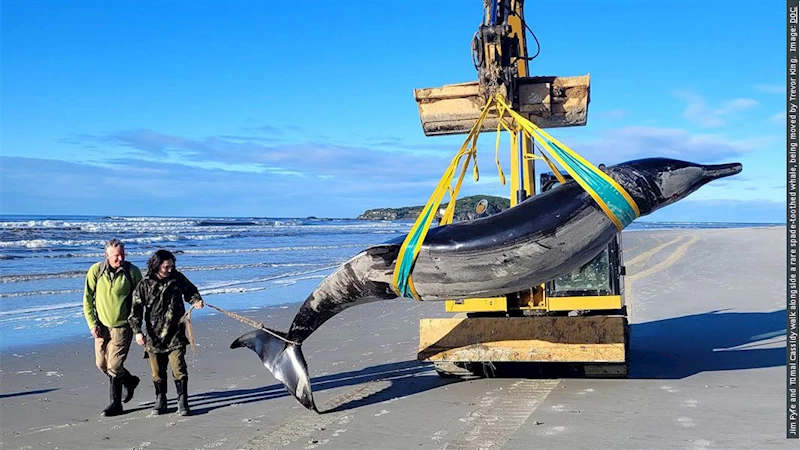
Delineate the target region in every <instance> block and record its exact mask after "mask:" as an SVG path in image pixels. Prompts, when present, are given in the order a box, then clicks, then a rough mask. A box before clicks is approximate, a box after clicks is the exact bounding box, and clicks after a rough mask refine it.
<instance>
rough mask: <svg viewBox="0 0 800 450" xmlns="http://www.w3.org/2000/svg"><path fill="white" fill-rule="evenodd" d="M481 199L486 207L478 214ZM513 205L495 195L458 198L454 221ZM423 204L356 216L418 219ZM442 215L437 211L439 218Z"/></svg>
mask: <svg viewBox="0 0 800 450" xmlns="http://www.w3.org/2000/svg"><path fill="white" fill-rule="evenodd" d="M481 200H486V202H487V204H486V209H485V211H484V212H483V213H481V214H478V212H477V210H476V208H477V206H478V203H479V202H480V201H481ZM510 206H511V202H510V201H509V199H507V198H504V197H497V196H493V195H472V196H469V197H464V198H459V199H457V200H456V210H455V214H454V216H453V221H461V220H472V219H475V218H477V217H480V216H483V215H492V214H496V213H498V212H500V211H502V210H504V209H508V208H509V207H510ZM423 207H424V205H423V206H406V207H401V208H377V209H368V210H366V211H364V212H363V213H362V214H361V215H359V216H358V217H356V219H358V220H416V219H417V217H419V215H420V213H421V212H422V208H423ZM445 207H447V202H442V204H441V205H440V209H441V208H445ZM438 217H441V215H440V214H438V213H437V218H438Z"/></svg>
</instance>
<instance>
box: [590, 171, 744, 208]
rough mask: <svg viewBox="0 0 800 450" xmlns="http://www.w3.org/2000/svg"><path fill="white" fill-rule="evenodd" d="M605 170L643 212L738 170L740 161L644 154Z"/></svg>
mask: <svg viewBox="0 0 800 450" xmlns="http://www.w3.org/2000/svg"><path fill="white" fill-rule="evenodd" d="M605 171H606V173H607V174H608V175H609V176H610V177H612V178H614V180H615V181H616V182H617V183H619V184H620V185H621V186H622V187H623V188H624V189H625V190H626V191H628V194H630V196H631V197H632V198H633V200H634V201H635V202H636V205H637V206H638V207H639V212H640V214H641V215H642V216H644V215H646V214H650V213H652V212H653V211H655V210H657V209H660V208H663V207H665V206H667V205H671V204H673V203H675V202H677V201H678V200H681V199H683V198H686V196H688V195H689V194H691V193H692V192H694V191H696V190H697V189H699V188H700V187H701V186H703V185H705V184H706V183H709V182H711V181H713V180H716V179H719V178H724V177H728V176H731V175H736V174H738V173H739V172H741V171H742V165H741V164H740V163H730V164H714V165H702V164H695V163H692V162H687V161H681V160H677V159H669V158H646V159H638V160H635V161H628V162H625V163H622V164H619V165H616V166H611V167H607V168H606V169H605Z"/></svg>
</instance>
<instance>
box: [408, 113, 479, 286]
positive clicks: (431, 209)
mask: <svg viewBox="0 0 800 450" xmlns="http://www.w3.org/2000/svg"><path fill="white" fill-rule="evenodd" d="M493 103H494V100H492V99H490V100H489V101H487V102H486V105H485V106H484V108H483V111H482V112H481V115H480V117H479V118H478V120H477V121H476V122H475V124H474V125H473V126H472V129H471V130H470V132H469V133H468V134H467V138H466V139H465V140H464V143H463V144H462V145H461V149H460V150H459V151H458V153H457V154H456V156H455V157H453V160H452V161H451V162H450V165H449V166H448V167H447V170H445V172H444V174H443V175H442V178H441V179H440V180H439V184H438V185H437V186H436V189H434V191H433V194H431V196H430V198H429V199H428V202H427V203H426V204H425V207H424V208H422V212H421V213H420V215H419V217H417V220H416V221H415V222H414V225H413V226H412V227H411V231H409V232H408V235H407V236H406V239H405V241H404V242H403V245H402V246H401V247H400V253H399V255H398V257H397V263H396V264H395V269H394V277H393V280H392V281H393V282H392V289H394V291H395V293H396V294H397V295H399V296H400V297H411V298H415V299H417V300H420V297H419V295H418V294H417V291H416V289H414V282H413V281H412V279H411V268H412V267H413V265H414V261H415V260H416V259H417V255H418V254H419V249H420V247H421V246H422V242H423V241H424V240H425V236H427V234H428V230H430V225H431V222H432V221H433V219H434V217H435V216H436V211H437V208H438V207H439V204H440V203H441V202H442V198H443V197H444V194H445V192H449V193H450V203H449V204H448V205H447V209H446V210H445V212H444V214H443V215H442V219H441V221H440V225H446V224H448V223H450V222H452V220H453V214H454V213H455V205H456V197H457V195H458V190H459V189H460V187H461V182H462V181H463V180H464V175H465V173H466V171H467V168H468V167H469V162H470V160H471V159H472V160H473V161H474V164H475V173H474V177H475V180H476V181H477V179H478V166H477V159H476V158H475V156H476V152H477V148H476V145H477V141H478V135H479V134H480V131H481V127H482V126H483V122H484V120H486V116H487V115H488V114H489V109H490V108H491V106H492V105H493ZM465 156H466V159H465V160H464V162H463V163H462V167H461V175H460V176H459V177H458V182H457V183H456V187H455V189H452V188H451V187H450V183H451V182H452V180H453V176H455V172H456V169H457V168H458V165H459V163H460V162H461V159H462V158H463V157H465Z"/></svg>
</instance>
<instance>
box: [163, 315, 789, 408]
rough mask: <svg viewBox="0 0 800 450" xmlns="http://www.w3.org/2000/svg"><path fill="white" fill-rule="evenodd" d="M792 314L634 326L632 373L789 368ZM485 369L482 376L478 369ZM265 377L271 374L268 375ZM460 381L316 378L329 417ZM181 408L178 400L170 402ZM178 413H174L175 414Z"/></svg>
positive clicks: (563, 371)
mask: <svg viewBox="0 0 800 450" xmlns="http://www.w3.org/2000/svg"><path fill="white" fill-rule="evenodd" d="M785 314H786V311H785V310H779V311H773V312H724V311H711V312H707V313H702V314H693V315H689V316H683V317H674V318H669V319H663V320H656V321H652V322H644V323H637V324H633V325H631V342H630V353H629V362H630V366H629V375H628V378H633V379H679V378H685V377H688V376H692V375H695V374H697V373H700V372H707V371H718V370H745V369H758V368H765V367H777V366H783V365H785V364H786V344H785V341H784V340H780V339H778V338H780V337H782V336H784V335H785V323H786V315H785ZM478 372H481V371H478ZM482 372H483V373H482V374H481V375H483V376H491V377H514V378H574V377H583V376H584V375H583V371H582V370H581V369H580V368H579V367H578V366H577V365H575V364H565V363H562V364H543V363H513V364H494V365H491V366H489V365H485V366H484V370H483V371H482ZM264 376H269V374H267V373H265V374H264ZM377 381H381V383H372V384H373V386H371V387H370V386H366V387H365V388H364V389H363V390H362V391H357V392H354V393H351V394H349V397H347V398H339V399H338V400H339V401H332V402H331V401H329V402H328V403H329V404H326V403H325V402H324V401H321V400H323V397H324V395H320V392H323V391H324V390H327V389H332V388H339V387H345V386H355V385H360V384H363V383H368V382H377ZM453 382H458V380H454V379H442V378H440V377H439V376H438V375H437V374H436V373H435V372H434V370H433V365H432V364H431V363H427V362H420V361H413V360H412V361H404V362H397V363H389V364H381V365H377V366H373V367H368V368H365V369H362V370H358V371H352V372H345V373H340V374H335V375H325V376H320V377H316V378H314V379H313V380H312V387H313V391H314V393H315V394H317V395H316V398H317V401H318V402H319V405H318V406H319V408H320V411H321V412H322V413H329V412H339V411H345V410H349V409H353V408H359V407H362V406H367V405H371V404H376V403H380V402H383V401H386V400H390V399H392V398H395V397H403V396H408V395H414V394H419V393H421V392H425V391H428V390H431V389H435V388H438V387H440V386H444V385H446V384H449V383H453ZM287 396H289V393H288V392H287V391H286V389H285V388H284V387H283V385H281V384H272V385H269V386H265V387H261V388H255V389H233V390H227V391H217V392H207V393H202V394H195V395H191V394H190V396H189V400H190V406H191V408H192V413H193V415H200V414H205V413H208V412H209V411H212V410H214V409H217V408H224V407H226V406H232V405H240V404H246V403H252V402H260V401H264V400H271V399H275V398H281V397H287ZM170 406H174V399H170ZM171 411H174V408H172V409H171Z"/></svg>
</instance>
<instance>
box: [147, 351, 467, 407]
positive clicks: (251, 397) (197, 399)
mask: <svg viewBox="0 0 800 450" xmlns="http://www.w3.org/2000/svg"><path fill="white" fill-rule="evenodd" d="M263 376H264V377H270V375H269V373H267V372H265V373H264V374H263ZM376 381H382V383H380V384H379V385H376V386H373V387H371V388H370V387H367V388H366V389H365V390H364V391H363V392H360V393H359V392H356V393H355V395H353V396H351V397H349V398H343V399H339V400H341V401H338V402H336V401H335V402H334V404H333V405H327V404H326V402H325V395H324V394H321V393H322V392H324V390H328V389H333V388H339V387H345V386H355V385H359V384H362V383H369V382H376ZM450 382H452V381H448V380H443V379H441V378H439V376H438V375H436V373H435V372H434V371H433V365H432V364H431V363H424V362H420V361H403V362H397V363H389V364H381V365H377V366H372V367H368V368H365V369H362V370H357V371H352V372H345V373H339V374H335V375H325V376H320V377H315V378H313V379H312V380H311V385H312V389H313V391H314V393H315V398H316V400H317V402H318V407H319V409H320V412H322V413H326V412H337V411H343V410H347V409H352V408H357V407H360V406H364V405H368V404H373V403H379V402H382V401H385V400H389V399H392V398H395V397H403V396H406V395H414V394H418V393H420V392H424V391H427V390H429V389H434V388H437V387H439V386H443V385H445V384H448V383H450ZM173 396H174V394H172V395H170V399H169V407H170V408H169V412H170V413H171V412H174V411H175V410H176V408H175V399H174V398H172V397H173ZM287 396H289V392H288V391H287V390H286V388H285V387H284V386H283V385H282V384H271V385H269V386H264V387H260V388H255V389H231V390H227V391H213V392H205V393H201V394H191V393H190V394H189V406H190V408H191V410H192V415H202V414H206V413H208V412H210V411H213V410H215V409H218V408H224V407H227V406H233V405H242V404H246V403H253V402H260V401H265V400H272V399H276V398H281V397H287ZM150 405H152V402H151V403H150ZM298 405H299V403H298ZM328 408H330V409H328Z"/></svg>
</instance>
